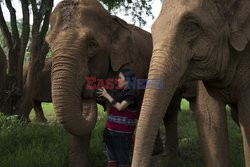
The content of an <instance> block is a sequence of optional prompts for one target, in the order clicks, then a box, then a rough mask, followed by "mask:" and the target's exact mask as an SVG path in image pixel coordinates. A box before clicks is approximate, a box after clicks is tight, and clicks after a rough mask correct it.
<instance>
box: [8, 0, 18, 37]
mask: <svg viewBox="0 0 250 167" xmlns="http://www.w3.org/2000/svg"><path fill="white" fill-rule="evenodd" d="M5 2H6V5H7V8H8V9H9V12H10V20H11V31H12V34H13V41H14V42H17V41H18V40H19V32H18V28H17V21H16V10H15V9H14V8H13V6H12V3H11V1H10V0H5Z"/></svg>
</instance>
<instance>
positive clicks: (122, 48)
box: [110, 16, 135, 71]
mask: <svg viewBox="0 0 250 167" xmlns="http://www.w3.org/2000/svg"><path fill="white" fill-rule="evenodd" d="M111 26H112V27H111V29H112V35H111V36H112V46H111V47H112V48H111V55H110V61H111V67H112V69H113V71H119V70H120V69H121V67H122V66H124V65H125V64H128V63H130V62H132V56H133V53H134V47H135V45H134V38H133V33H132V31H131V30H130V27H129V25H128V24H127V23H126V22H125V21H124V20H122V19H120V18H118V17H116V16H112V25H111Z"/></svg>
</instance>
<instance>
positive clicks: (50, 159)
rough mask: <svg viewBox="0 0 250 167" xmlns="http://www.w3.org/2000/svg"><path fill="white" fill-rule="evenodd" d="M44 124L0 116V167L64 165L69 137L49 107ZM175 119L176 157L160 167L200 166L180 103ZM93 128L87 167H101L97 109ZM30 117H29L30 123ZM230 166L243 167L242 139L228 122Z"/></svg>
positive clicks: (185, 107) (186, 114)
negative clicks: (26, 123) (176, 134)
mask: <svg viewBox="0 0 250 167" xmlns="http://www.w3.org/2000/svg"><path fill="white" fill-rule="evenodd" d="M43 108H44V110H45V114H46V118H47V119H48V120H49V123H47V124H38V123H34V122H33V123H31V124H28V125H25V124H23V123H21V122H19V121H18V120H17V119H16V118H15V117H8V118H6V117H5V116H2V115H0V167H34V166H35V167H48V166H49V167H62V166H67V165H68V149H69V144H68V143H69V136H68V134H67V133H66V132H65V131H64V130H63V128H62V127H61V126H60V125H59V124H58V123H57V122H56V118H55V114H54V112H53V107H52V105H51V104H46V103H44V104H43ZM181 108H182V112H181V113H180V117H179V129H178V131H179V141H180V151H179V156H171V157H169V156H166V157H165V158H164V160H163V161H162V163H161V167H166V166H171V167H172V166H179V167H182V166H183V167H184V166H185V167H193V166H195V167H196V166H198V167H199V166H204V161H203V159H202V154H201V150H200V144H199V139H198V136H197V131H196V127H195V123H194V121H192V120H191V119H190V116H189V112H188V103H187V102H186V101H183V102H182V107H181ZM98 110H99V116H98V122H97V125H96V127H95V129H94V131H93V133H92V137H91V144H90V156H89V157H90V166H91V167H105V166H106V165H105V162H106V156H105V152H104V151H105V149H104V145H103V144H102V130H103V128H104V125H105V115H106V113H105V112H103V109H102V107H100V106H98ZM33 118H34V113H31V119H33ZM228 123H229V126H228V129H229V137H230V138H229V141H230V166H231V167H238V166H244V163H243V151H242V139H241V135H240V130H239V128H238V127H237V126H236V125H235V124H234V123H233V122H232V120H231V119H230V118H228Z"/></svg>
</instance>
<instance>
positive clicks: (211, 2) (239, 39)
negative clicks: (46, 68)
mask: <svg viewBox="0 0 250 167" xmlns="http://www.w3.org/2000/svg"><path fill="white" fill-rule="evenodd" d="M249 20H250V1H248V0H188V1H186V0H165V1H164V2H163V6H162V10H161V13H160V15H159V17H158V18H157V20H156V21H155V22H154V24H153V26H152V36H153V55H152V59H151V63H150V69H149V74H148V79H159V78H161V79H163V89H146V91H145V94H144V99H143V104H142V107H141V114H140V118H139V122H138V128H137V132H136V141H135V147H134V149H135V150H134V156H133V164H132V166H133V167H141V166H143V167H147V166H149V160H150V155H151V152H152V148H153V145H152V144H153V140H154V138H155V136H156V132H157V128H158V127H159V126H160V123H161V119H162V118H163V116H164V114H165V111H166V108H167V107H168V105H169V102H170V100H171V99H172V96H173V94H174V92H175V90H176V88H177V87H178V85H179V84H181V83H182V82H183V81H184V80H198V79H200V80H203V81H208V80H213V79H216V80H223V81H230V79H231V78H230V76H231V74H228V72H229V71H233V70H232V69H230V70H228V68H229V67H230V68H235V67H232V66H230V64H231V63H232V60H234V57H233V55H232V54H230V53H231V52H236V51H242V50H244V49H245V47H246V46H247V44H248V42H249V40H250V23H249ZM235 50H236V51H235ZM225 84H226V83H225ZM152 99H154V100H152Z"/></svg>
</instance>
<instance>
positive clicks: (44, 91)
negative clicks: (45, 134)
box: [23, 58, 52, 122]
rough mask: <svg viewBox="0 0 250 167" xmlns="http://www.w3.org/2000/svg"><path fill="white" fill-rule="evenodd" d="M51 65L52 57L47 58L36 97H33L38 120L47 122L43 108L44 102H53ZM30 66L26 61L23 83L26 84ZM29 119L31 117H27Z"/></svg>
mask: <svg viewBox="0 0 250 167" xmlns="http://www.w3.org/2000/svg"><path fill="white" fill-rule="evenodd" d="M51 65H52V59H51V58H47V59H45V62H44V67H43V69H42V71H41V73H40V74H39V75H40V77H39V78H40V82H39V85H37V89H36V92H35V97H34V99H33V104H32V105H33V107H34V110H35V115H36V118H35V119H36V121H38V122H47V119H46V118H45V116H44V113H43V109H42V105H41V103H42V102H52V97H51ZM28 68H29V63H25V64H24V65H23V83H24V84H25V81H26V77H27V72H28ZM28 115H29V114H28ZM27 120H29V118H27Z"/></svg>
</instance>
